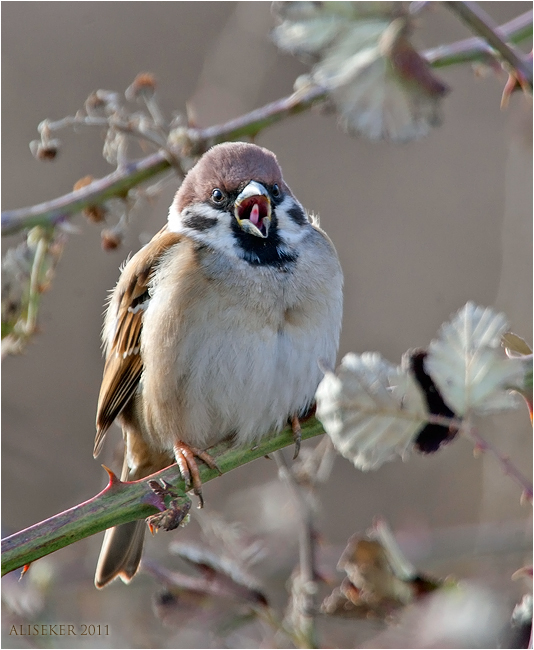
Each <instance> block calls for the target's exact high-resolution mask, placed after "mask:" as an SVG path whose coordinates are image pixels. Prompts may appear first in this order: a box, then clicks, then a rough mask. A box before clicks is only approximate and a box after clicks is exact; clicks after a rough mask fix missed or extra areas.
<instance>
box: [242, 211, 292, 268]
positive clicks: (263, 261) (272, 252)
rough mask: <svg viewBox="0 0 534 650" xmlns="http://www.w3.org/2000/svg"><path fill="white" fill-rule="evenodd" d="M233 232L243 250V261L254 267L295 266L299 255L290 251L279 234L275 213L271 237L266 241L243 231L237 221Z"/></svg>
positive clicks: (270, 231)
mask: <svg viewBox="0 0 534 650" xmlns="http://www.w3.org/2000/svg"><path fill="white" fill-rule="evenodd" d="M231 224H232V225H231V227H232V232H233V233H234V237H235V238H236V241H237V245H238V246H239V248H240V249H241V252H242V254H243V259H244V260H245V261H247V262H248V263H249V264H252V265H253V266H275V267H277V268H280V269H284V268H287V267H289V266H292V265H293V264H295V262H296V261H297V259H298V255H297V253H293V252H290V251H288V250H287V249H286V248H285V246H284V244H283V243H282V240H281V239H280V235H279V234H278V228H277V219H276V215H275V214H274V213H273V215H272V221H271V227H270V228H269V235H268V237H266V238H265V239H262V238H261V237H256V236H255V235H251V234H250V233H248V232H244V231H243V230H241V228H240V226H239V224H238V223H237V220H236V219H233V220H232V222H231Z"/></svg>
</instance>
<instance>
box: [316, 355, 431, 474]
mask: <svg viewBox="0 0 534 650" xmlns="http://www.w3.org/2000/svg"><path fill="white" fill-rule="evenodd" d="M316 399H317V417H318V419H319V420H320V421H321V422H322V424H323V426H324V428H325V431H326V432H327V433H328V435H329V436H330V438H331V439H332V441H333V443H334V446H335V447H336V449H337V450H338V451H339V453H340V454H341V455H342V456H344V457H345V458H348V459H349V460H351V461H352V462H353V463H354V465H355V466H356V467H358V468H359V469H362V470H368V469H376V468H377V467H379V466H380V465H382V463H384V462H385V461H387V460H392V459H394V458H395V457H397V456H405V455H406V454H407V452H408V451H409V449H410V448H411V447H412V445H413V439H414V436H415V435H416V433H417V432H418V431H419V430H420V429H421V427H422V426H423V424H424V423H425V422H426V419H427V418H426V409H425V405H424V401H423V397H422V394H421V392H420V390H419V388H418V387H417V385H416V384H415V381H414V380H413V378H412V377H411V375H410V374H409V373H408V372H407V371H405V370H403V369H402V368H400V367H395V366H393V365H391V364H390V363H388V362H387V361H385V360H384V359H383V358H382V357H381V356H380V355H379V354H377V353H364V354H362V355H361V356H360V355H356V354H347V355H346V356H345V357H344V358H343V360H342V362H341V366H340V367H339V368H338V370H337V373H336V374H334V373H332V372H327V373H326V375H325V377H324V379H323V381H322V382H321V383H320V384H319V388H318V390H317V394H316Z"/></svg>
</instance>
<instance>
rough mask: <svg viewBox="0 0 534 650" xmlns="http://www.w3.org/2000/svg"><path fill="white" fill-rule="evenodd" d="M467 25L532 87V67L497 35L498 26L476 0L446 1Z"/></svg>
mask: <svg viewBox="0 0 534 650" xmlns="http://www.w3.org/2000/svg"><path fill="white" fill-rule="evenodd" d="M445 4H446V5H447V6H448V7H449V8H450V9H451V10H452V11H454V13H456V14H457V15H458V16H459V17H460V18H461V20H463V22H464V23H466V24H467V26H468V27H469V28H470V29H471V30H472V31H474V32H475V33H477V34H480V36H482V38H483V39H484V40H486V41H487V42H488V44H489V45H490V46H491V47H492V48H493V49H494V50H495V51H497V52H498V53H499V54H500V55H501V57H502V58H503V60H504V61H506V63H508V65H509V66H510V67H511V68H512V69H513V70H515V71H516V72H517V73H518V75H520V76H521V77H522V78H524V79H525V80H526V81H527V82H528V84H529V85H530V87H531V88H532V68H531V67H529V66H528V64H527V63H526V62H525V61H524V60H523V59H521V57H520V56H519V55H518V54H517V53H516V52H515V50H513V49H512V48H511V47H510V46H509V45H508V43H506V42H505V41H504V40H503V39H502V38H501V37H500V36H499V26H498V25H497V24H496V23H495V22H494V21H493V19H492V18H491V17H490V16H488V14H487V13H486V12H485V11H484V10H483V9H482V8H481V7H479V5H478V4H477V3H476V2H446V3H445Z"/></svg>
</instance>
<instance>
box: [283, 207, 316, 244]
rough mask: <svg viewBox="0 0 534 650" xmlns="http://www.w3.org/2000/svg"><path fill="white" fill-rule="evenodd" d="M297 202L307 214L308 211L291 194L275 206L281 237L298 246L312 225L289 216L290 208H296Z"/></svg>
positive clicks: (286, 241) (285, 241) (284, 240)
mask: <svg viewBox="0 0 534 650" xmlns="http://www.w3.org/2000/svg"><path fill="white" fill-rule="evenodd" d="M295 204H296V205H297V206H298V207H300V208H301V209H302V212H303V213H304V214H305V215H306V211H305V210H304V208H302V206H301V205H300V203H299V202H298V201H297V200H296V199H294V198H293V197H291V196H289V195H288V196H286V197H285V198H284V200H283V201H282V202H281V203H279V204H278V205H277V206H276V208H275V211H276V218H277V219H278V234H279V235H280V239H281V240H282V241H283V242H284V243H285V244H289V245H290V246H298V245H299V244H300V242H301V241H302V240H303V239H304V237H305V236H306V235H307V234H308V232H309V229H310V227H311V225H310V224H309V223H305V224H300V223H297V222H296V221H295V220H294V219H292V218H291V217H290V216H289V210H290V209H291V208H294V207H295Z"/></svg>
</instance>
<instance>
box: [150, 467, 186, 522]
mask: <svg viewBox="0 0 534 650" xmlns="http://www.w3.org/2000/svg"><path fill="white" fill-rule="evenodd" d="M148 485H149V486H150V489H151V490H152V492H154V494H155V495H156V496H157V497H159V499H161V507H162V511H161V512H159V513H158V514H157V515H152V516H151V517H147V519H146V523H147V524H148V527H149V529H150V532H151V533H152V535H153V534H154V532H155V531H156V530H158V529H159V528H163V530H174V529H175V528H178V526H179V525H180V524H181V523H182V521H183V520H184V519H185V517H186V516H187V514H188V512H189V509H190V508H191V499H190V498H189V497H188V496H187V495H184V494H179V493H178V492H176V491H175V490H174V489H173V487H172V485H171V484H170V483H167V481H165V480H163V479H162V481H161V484H160V483H158V482H157V481H149V482H148ZM165 497H169V498H170V502H169V507H168V508H166V507H165Z"/></svg>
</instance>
